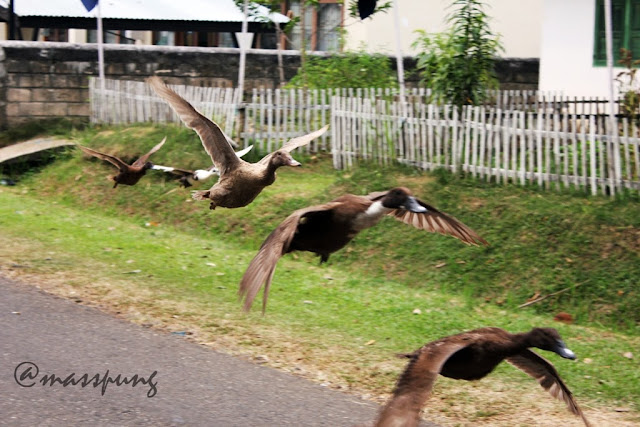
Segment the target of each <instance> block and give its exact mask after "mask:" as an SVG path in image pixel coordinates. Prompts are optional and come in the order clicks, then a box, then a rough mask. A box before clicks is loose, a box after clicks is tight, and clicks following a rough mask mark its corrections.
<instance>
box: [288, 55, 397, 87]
mask: <svg viewBox="0 0 640 427" xmlns="http://www.w3.org/2000/svg"><path fill="white" fill-rule="evenodd" d="M395 86H397V81H396V78H395V73H394V71H393V69H392V68H391V59H390V58H389V57H387V56H384V55H380V54H374V55H372V54H368V53H366V52H362V51H358V52H346V53H343V54H337V55H332V56H329V57H321V56H310V57H308V59H307V61H306V62H305V64H304V65H303V66H301V67H300V69H299V70H298V73H297V74H296V75H295V76H294V77H293V79H291V81H290V82H289V83H288V84H287V87H289V88H300V87H307V88H311V89H327V88H336V87H363V88H366V87H369V88H371V87H375V88H377V87H395Z"/></svg>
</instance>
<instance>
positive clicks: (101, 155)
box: [76, 144, 129, 171]
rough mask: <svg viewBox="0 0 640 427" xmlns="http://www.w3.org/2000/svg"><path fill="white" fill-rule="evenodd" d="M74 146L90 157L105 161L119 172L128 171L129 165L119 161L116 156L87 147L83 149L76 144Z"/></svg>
mask: <svg viewBox="0 0 640 427" xmlns="http://www.w3.org/2000/svg"><path fill="white" fill-rule="evenodd" d="M76 145H77V147H78V148H79V149H81V150H82V151H84V152H85V153H87V154H89V155H91V156H94V157H97V158H99V159H101V160H105V161H107V162H109V163H111V164H112V165H114V166H115V167H117V168H118V169H120V170H121V171H126V170H128V169H129V165H128V164H126V163H125V162H123V161H122V160H120V159H119V158H117V157H116V156H112V155H111V154H106V153H101V152H99V151H96V150H93V149H91V148H89V147H85V146H82V145H79V144H76Z"/></svg>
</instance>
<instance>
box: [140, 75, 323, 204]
mask: <svg viewBox="0 0 640 427" xmlns="http://www.w3.org/2000/svg"><path fill="white" fill-rule="evenodd" d="M147 82H148V83H149V85H151V87H152V88H153V90H154V91H155V92H156V93H157V94H158V95H160V96H161V97H162V98H164V100H165V101H167V102H168V103H169V105H170V106H171V108H173V110H174V111H175V112H176V113H177V114H178V116H180V119H181V120H182V121H183V123H184V124H185V125H186V126H187V127H189V128H191V129H193V130H195V131H196V133H197V134H198V136H199V137H200V140H201V141H202V146H203V147H204V149H205V151H206V152H207V153H208V154H209V156H211V160H212V161H213V164H214V165H215V166H216V168H218V170H219V173H220V179H219V180H218V182H216V184H214V185H213V187H211V188H210V189H209V190H203V191H194V192H193V196H192V197H193V199H194V200H210V202H211V203H210V209H215V208H216V207H218V206H221V207H224V208H241V207H243V206H247V205H248V204H249V203H251V202H252V201H253V200H254V199H255V198H256V197H257V196H258V194H260V192H261V191H262V190H263V189H264V188H265V187H267V186H269V185H271V184H273V183H274V181H275V179H276V169H278V168H279V167H281V166H300V163H299V162H298V161H296V160H294V159H293V157H291V154H290V153H291V151H293V150H294V149H296V148H298V147H302V146H304V145H307V144H308V143H310V142H311V141H312V140H313V139H315V138H317V137H319V136H321V135H322V134H323V133H325V132H326V131H327V129H328V127H329V126H328V125H327V126H325V127H323V128H322V129H319V130H317V131H315V132H312V133H310V134H307V135H304V136H300V137H297V138H293V139H291V140H289V141H288V142H286V143H285V144H284V145H283V146H282V147H281V148H280V149H279V150H277V151H274V152H273V153H270V154H267V155H266V156H265V157H263V158H262V159H261V160H260V161H259V162H257V163H248V162H245V161H244V160H242V159H240V158H238V156H237V155H236V153H235V152H234V151H233V148H232V147H231V144H230V143H229V140H228V138H227V137H226V135H225V134H224V133H223V132H222V130H221V129H220V127H219V126H218V125H217V124H216V123H214V122H213V121H211V120H209V119H208V118H206V117H205V116H203V115H202V114H200V113H199V112H198V111H197V110H196V109H195V108H194V107H193V106H192V105H191V104H189V103H188V102H187V101H186V100H184V99H183V98H182V97H181V96H180V95H178V94H177V93H175V92H174V91H173V90H172V89H170V88H169V87H168V86H167V85H165V84H164V82H163V81H162V80H161V79H160V78H159V77H157V76H153V77H150V78H149V79H147Z"/></svg>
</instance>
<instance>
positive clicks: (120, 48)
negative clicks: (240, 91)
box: [0, 41, 538, 127]
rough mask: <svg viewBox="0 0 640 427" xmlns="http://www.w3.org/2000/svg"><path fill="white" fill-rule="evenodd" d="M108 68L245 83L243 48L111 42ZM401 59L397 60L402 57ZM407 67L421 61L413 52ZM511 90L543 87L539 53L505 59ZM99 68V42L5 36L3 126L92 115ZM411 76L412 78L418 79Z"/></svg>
mask: <svg viewBox="0 0 640 427" xmlns="http://www.w3.org/2000/svg"><path fill="white" fill-rule="evenodd" d="M104 48H105V51H104V58H105V64H106V67H105V75H106V77H107V78H111V79H122V80H140V81H141V80H143V79H144V78H146V77H148V76H150V75H153V74H157V75H160V76H162V77H163V78H164V79H165V80H166V81H167V82H168V83H172V84H185V85H194V86H218V87H234V86H236V85H237V77H238V62H239V50H238V49H228V48H197V47H174V46H138V45H105V46H104ZM283 62H284V64H285V65H284V68H285V69H284V74H285V80H289V79H291V78H292V77H293V76H294V75H295V74H296V73H297V71H298V68H299V64H300V56H299V53H298V52H297V51H284V52H283ZM277 63H278V59H277V52H276V51H274V50H258V49H252V50H250V51H249V52H248V54H247V68H246V80H245V89H246V90H251V89H252V88H260V87H265V88H275V87H278V85H279V80H278V75H279V73H278V67H277ZM394 65H395V62H394ZM404 65H405V69H406V70H407V71H411V70H412V69H414V68H415V60H414V59H412V58H405V61H404ZM497 71H498V75H499V76H500V80H501V82H502V85H503V88H505V89H517V88H520V89H536V88H537V79H538V62H537V60H514V61H509V60H505V61H502V62H500V63H499V64H498V67H497ZM97 75H98V64H97V50H96V45H95V44H85V43H82V44H73V43H54V42H17V41H4V42H0V127H8V126H14V125H17V124H20V123H22V122H25V121H30V120H39V119H45V118H53V117H67V118H70V119H74V118H75V119H82V120H86V119H87V117H88V116H89V102H88V98H89V90H88V81H89V77H90V76H97ZM415 78H416V77H415V76H414V77H413V79H414V80H411V78H410V79H409V80H408V84H409V85H416V84H417V82H416V81H415Z"/></svg>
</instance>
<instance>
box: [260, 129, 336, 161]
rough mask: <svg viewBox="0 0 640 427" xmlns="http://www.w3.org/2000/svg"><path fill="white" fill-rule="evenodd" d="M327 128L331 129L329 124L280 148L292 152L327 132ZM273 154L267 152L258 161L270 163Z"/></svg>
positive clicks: (291, 140) (293, 139)
mask: <svg viewBox="0 0 640 427" xmlns="http://www.w3.org/2000/svg"><path fill="white" fill-rule="evenodd" d="M327 129H329V125H326V126H324V127H323V128H321V129H318V130H317V131H315V132H311V133H308V134H306V135H303V136H298V137H296V138H292V139H290V140H289V141H287V142H285V143H284V145H283V146H282V147H281V148H280V150H284V151H286V152H288V153H290V152H292V151H293V150H295V149H296V148H299V147H303V146H305V145H307V144H308V143H310V142H311V141H313V140H314V139H316V138H317V137H319V136H321V135H322V134H323V133H325V132H326V131H327ZM272 155H273V153H269V154H267V155H266V156H264V157H263V158H262V159H260V161H259V162H258V163H260V164H263V165H266V164H267V163H269V160H270V159H271V156H272Z"/></svg>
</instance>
